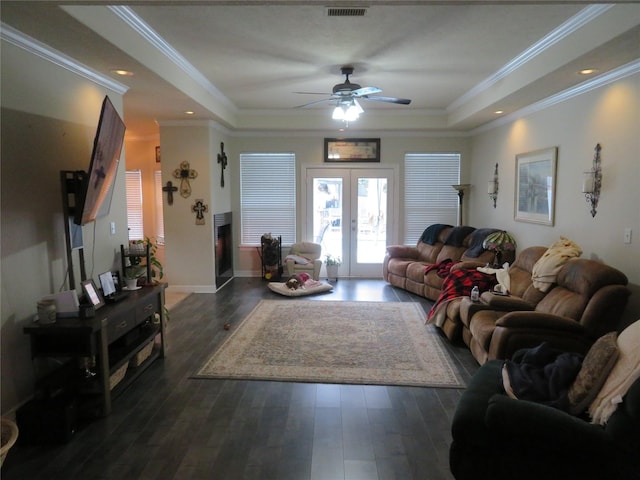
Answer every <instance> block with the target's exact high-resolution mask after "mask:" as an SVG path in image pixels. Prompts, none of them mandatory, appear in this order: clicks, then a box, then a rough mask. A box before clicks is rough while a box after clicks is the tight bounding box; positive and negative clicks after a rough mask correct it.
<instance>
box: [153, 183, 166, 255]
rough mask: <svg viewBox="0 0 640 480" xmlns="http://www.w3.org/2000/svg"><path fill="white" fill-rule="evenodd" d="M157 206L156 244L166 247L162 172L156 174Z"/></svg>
mask: <svg viewBox="0 0 640 480" xmlns="http://www.w3.org/2000/svg"><path fill="white" fill-rule="evenodd" d="M153 179H154V184H155V204H156V243H157V244H158V245H164V215H163V206H162V172H161V171H160V170H156V171H155V172H154V177H153Z"/></svg>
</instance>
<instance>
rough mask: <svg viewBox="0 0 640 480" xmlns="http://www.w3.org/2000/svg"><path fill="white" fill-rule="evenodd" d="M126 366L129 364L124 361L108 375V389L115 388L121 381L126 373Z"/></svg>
mask: <svg viewBox="0 0 640 480" xmlns="http://www.w3.org/2000/svg"><path fill="white" fill-rule="evenodd" d="M128 366H129V364H128V363H125V364H124V365H122V366H121V367H120V368H119V369H118V370H116V371H115V372H113V374H111V376H110V377H109V390H113V389H114V388H116V385H118V384H119V383H120V382H121V381H122V379H123V378H124V376H125V375H126V373H127V367H128Z"/></svg>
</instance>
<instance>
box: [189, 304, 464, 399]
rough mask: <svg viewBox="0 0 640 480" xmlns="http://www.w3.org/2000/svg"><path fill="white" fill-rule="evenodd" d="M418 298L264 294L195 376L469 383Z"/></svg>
mask: <svg viewBox="0 0 640 480" xmlns="http://www.w3.org/2000/svg"><path fill="white" fill-rule="evenodd" d="M424 318H425V312H424V310H423V309H422V307H421V306H420V305H419V304H417V303H402V302H340V301H309V300H291V299H289V300H262V301H261V302H260V303H259V304H258V305H257V306H256V308H255V309H254V310H253V311H252V312H251V313H250V314H249V315H248V316H247V317H246V318H245V319H244V320H243V321H242V322H241V323H240V325H239V326H238V327H235V328H234V329H233V330H232V332H231V333H230V336H229V338H227V339H226V340H225V341H224V342H223V344H222V345H221V346H220V348H218V349H217V351H216V352H215V353H213V354H212V355H211V357H210V358H209V359H208V360H207V361H206V362H205V363H204V365H203V366H202V367H201V368H200V369H199V370H198V371H197V373H196V374H195V375H194V377H196V378H226V379H254V380H278V381H292V382H314V383H346V384H367V385H407V386H421V387H427V386H428V387H451V388H463V387H464V386H465V384H464V381H463V380H462V378H461V376H460V374H459V373H458V370H457V369H456V366H455V364H454V362H453V359H452V358H451V357H450V355H449V353H448V352H447V351H446V348H445V346H444V343H443V342H444V340H443V339H442V338H441V337H440V335H439V334H438V332H437V331H436V327H434V326H433V325H425V323H424Z"/></svg>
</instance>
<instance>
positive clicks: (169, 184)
mask: <svg viewBox="0 0 640 480" xmlns="http://www.w3.org/2000/svg"><path fill="white" fill-rule="evenodd" d="M162 191H163V192H167V203H168V204H169V205H173V192H177V191H178V187H174V186H173V182H172V181H171V180H169V181H168V182H167V186H166V187H162Z"/></svg>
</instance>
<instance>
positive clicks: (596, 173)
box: [582, 143, 602, 217]
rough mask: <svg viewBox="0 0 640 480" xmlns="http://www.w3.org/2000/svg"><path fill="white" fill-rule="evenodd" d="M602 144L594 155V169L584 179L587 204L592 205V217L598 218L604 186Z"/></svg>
mask: <svg viewBox="0 0 640 480" xmlns="http://www.w3.org/2000/svg"><path fill="white" fill-rule="evenodd" d="M600 150H602V148H601V147H600V144H599V143H598V144H597V145H596V148H595V151H596V153H595V154H594V155H593V167H591V170H589V171H588V172H584V178H583V179H582V193H584V198H585V199H586V200H587V203H588V204H590V205H591V216H592V217H595V216H596V208H597V207H598V200H599V199H600V186H601V185H602V167H601V166H600Z"/></svg>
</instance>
